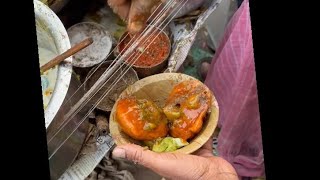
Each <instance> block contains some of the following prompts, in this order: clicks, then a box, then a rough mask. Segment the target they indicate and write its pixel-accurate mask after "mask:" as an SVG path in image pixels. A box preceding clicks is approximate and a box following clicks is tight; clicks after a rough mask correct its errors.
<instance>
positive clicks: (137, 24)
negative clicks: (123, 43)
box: [129, 21, 144, 33]
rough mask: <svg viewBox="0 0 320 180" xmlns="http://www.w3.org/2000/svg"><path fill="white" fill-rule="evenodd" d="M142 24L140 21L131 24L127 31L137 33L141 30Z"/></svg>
mask: <svg viewBox="0 0 320 180" xmlns="http://www.w3.org/2000/svg"><path fill="white" fill-rule="evenodd" d="M143 26H144V24H143V23H142V22H140V21H135V22H131V23H130V26H129V29H130V31H131V32H134V33H137V32H139V31H141V29H143Z"/></svg>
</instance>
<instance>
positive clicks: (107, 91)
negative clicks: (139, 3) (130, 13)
mask: <svg viewBox="0 0 320 180" xmlns="http://www.w3.org/2000/svg"><path fill="white" fill-rule="evenodd" d="M187 1H188V0H186V1H184V3H182V2H181V4H183V5H182V6H180V8H179V9H178V11H176V12H175V11H174V12H175V14H174V16H172V18H171V19H170V20H169V22H170V21H171V20H172V19H173V18H174V17H175V15H176V14H178V12H179V11H180V10H181V9H182V8H183V7H184V6H185V4H186V3H187ZM178 7H179V6H178ZM167 17H170V16H167ZM169 22H168V23H167V24H166V25H165V27H166V26H167V25H168V24H169ZM151 27H152V26H151ZM165 27H164V28H165ZM164 28H163V29H164ZM163 29H161V30H160V31H159V33H158V35H159V34H160V33H161V32H162V31H163ZM158 35H157V36H158ZM157 36H156V37H155V38H154V39H153V40H152V42H153V41H154V40H155V39H156V38H157ZM146 41H147V40H146ZM152 42H151V43H152ZM151 43H149V45H150V44H151ZM149 45H148V47H149ZM148 47H147V48H148ZM147 48H146V49H147ZM141 55H142V54H140V55H139V57H140V56H141ZM139 57H138V58H139ZM138 58H136V60H135V61H137V59H138ZM135 61H134V62H133V63H130V65H129V66H128V68H127V70H126V71H125V72H124V73H123V74H122V75H121V77H118V78H117V81H116V82H113V83H112V85H111V88H108V90H106V91H105V93H104V95H103V96H102V97H101V98H100V99H99V100H98V101H97V102H96V103H95V105H94V106H93V107H92V108H91V109H90V110H89V112H88V113H87V114H86V115H85V117H84V118H82V120H81V121H80V122H79V123H78V124H77V126H76V128H74V130H73V131H72V132H71V134H70V135H69V136H68V137H67V138H66V139H65V140H64V141H63V142H62V143H61V144H60V145H59V146H58V148H57V149H56V150H55V151H54V152H53V153H52V154H51V156H50V157H49V159H50V158H51V157H52V156H53V155H54V154H55V153H56V152H57V150H58V149H59V148H60V147H61V146H62V145H63V144H64V143H65V142H66V141H67V140H68V139H69V138H70V137H71V135H72V134H73V133H74V132H75V130H76V129H77V128H78V127H79V126H80V125H81V123H82V122H83V121H84V120H85V119H86V118H87V117H88V116H89V114H90V113H91V112H92V111H93V110H94V108H95V107H96V106H97V105H98V104H99V103H100V102H101V101H102V100H103V98H104V97H105V96H106V95H107V94H108V93H109V92H110V90H111V89H112V88H113V87H114V86H115V84H116V83H117V82H118V81H119V80H120V79H122V77H123V76H124V75H125V73H126V72H127V71H128V70H129V69H130V68H131V66H132V65H133V64H134V63H135ZM118 70H119V69H118Z"/></svg>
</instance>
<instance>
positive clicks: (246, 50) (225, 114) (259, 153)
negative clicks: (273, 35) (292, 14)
mask: <svg viewBox="0 0 320 180" xmlns="http://www.w3.org/2000/svg"><path fill="white" fill-rule="evenodd" d="M212 62H213V63H212V65H211V67H210V70H209V72H208V74H207V78H206V81H205V84H206V85H207V86H208V87H209V88H211V90H212V91H213V92H214V95H215V96H216V98H217V101H218V103H219V107H220V117H219V127H220V128H221V131H220V133H219V136H218V147H217V149H218V153H219V156H221V157H223V158H225V159H226V160H227V161H229V162H230V163H231V164H232V165H233V166H234V167H235V169H236V171H237V173H238V174H239V176H241V177H259V176H263V175H264V163H263V162H264V161H263V149H262V138H261V127H260V116H259V107H258V96H257V87H256V73H255V66H254V55H253V46H252V34H251V21H250V12H249V2H248V0H244V1H243V3H242V5H241V6H240V7H239V9H238V10H237V12H236V13H235V14H234V16H233V17H232V19H231V20H230V22H229V24H228V26H227V28H226V31H225V34H224V37H223V38H222V40H221V43H220V47H219V48H218V49H217V51H216V54H215V57H214V59H213V60H212Z"/></svg>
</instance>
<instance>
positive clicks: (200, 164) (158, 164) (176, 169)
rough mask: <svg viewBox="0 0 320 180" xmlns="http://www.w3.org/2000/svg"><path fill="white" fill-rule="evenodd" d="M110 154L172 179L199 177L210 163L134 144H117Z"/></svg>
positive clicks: (203, 159)
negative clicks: (156, 151) (157, 151)
mask: <svg viewBox="0 0 320 180" xmlns="http://www.w3.org/2000/svg"><path fill="white" fill-rule="evenodd" d="M112 155H113V156H114V157H118V158H124V159H127V160H129V161H133V162H135V163H138V164H141V165H143V166H145V167H147V168H149V169H151V170H153V171H154V172H156V173H158V174H159V175H161V176H163V177H166V178H172V179H201V177H204V176H205V175H206V173H207V170H208V168H209V165H210V161H209V160H208V159H206V158H203V157H199V156H194V155H185V154H178V153H155V152H152V151H150V150H145V149H144V148H142V147H141V146H138V145H135V144H127V145H122V146H117V147H116V148H115V149H114V150H113V152H112Z"/></svg>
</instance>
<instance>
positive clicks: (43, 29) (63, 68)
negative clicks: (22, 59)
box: [33, 0, 72, 128]
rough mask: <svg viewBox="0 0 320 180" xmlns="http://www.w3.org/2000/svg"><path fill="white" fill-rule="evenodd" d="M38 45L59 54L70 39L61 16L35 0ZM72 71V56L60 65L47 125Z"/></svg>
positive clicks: (47, 110) (59, 103) (68, 44)
mask: <svg viewBox="0 0 320 180" xmlns="http://www.w3.org/2000/svg"><path fill="white" fill-rule="evenodd" d="M33 3H34V11H35V20H36V29H37V40H38V47H42V48H46V49H48V50H50V51H52V52H54V53H55V54H57V55H59V54H62V53H63V52H65V51H66V50H68V49H69V48H70V47H71V45H70V40H69V37H68V34H67V31H66V29H65V27H64V25H63V24H62V22H61V21H60V19H59V17H58V16H57V15H56V14H55V13H54V12H53V11H52V10H51V9H50V8H49V7H48V6H46V5H45V4H43V3H42V2H40V1H38V0H34V1H33ZM71 73H72V57H69V58H67V59H65V60H64V62H63V63H61V64H60V65H59V66H58V70H57V79H56V83H55V86H54V90H53V93H52V96H51V98H50V101H49V103H48V105H47V107H46V109H45V125H46V128H48V126H49V125H50V123H51V122H52V120H53V119H54V117H55V116H56V114H57V112H58V110H59V109H60V106H61V105H62V102H63V101H64V99H65V96H66V94H67V91H68V88H69V84H70V79H71Z"/></svg>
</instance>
